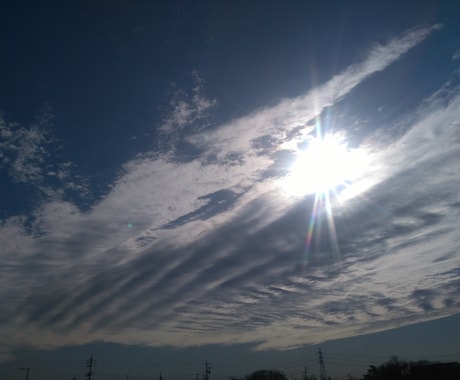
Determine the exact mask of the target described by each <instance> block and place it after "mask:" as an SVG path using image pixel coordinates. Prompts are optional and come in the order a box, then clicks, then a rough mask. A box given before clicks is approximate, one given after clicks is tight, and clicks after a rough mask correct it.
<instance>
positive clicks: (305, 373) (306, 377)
mask: <svg viewBox="0 0 460 380" xmlns="http://www.w3.org/2000/svg"><path fill="white" fill-rule="evenodd" d="M303 380H308V373H307V367H303Z"/></svg>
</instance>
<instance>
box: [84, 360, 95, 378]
mask: <svg viewBox="0 0 460 380" xmlns="http://www.w3.org/2000/svg"><path fill="white" fill-rule="evenodd" d="M95 365H96V360H94V359H93V355H91V357H90V358H89V359H88V360H87V361H86V368H88V373H87V374H86V378H87V379H88V380H93V367H94V366H95Z"/></svg>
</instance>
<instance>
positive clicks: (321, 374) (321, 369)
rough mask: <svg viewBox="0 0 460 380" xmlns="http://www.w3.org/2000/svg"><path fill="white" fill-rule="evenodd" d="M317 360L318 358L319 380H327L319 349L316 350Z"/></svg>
mask: <svg viewBox="0 0 460 380" xmlns="http://www.w3.org/2000/svg"><path fill="white" fill-rule="evenodd" d="M318 358H319V378H320V380H327V375H326V367H325V365H324V359H323V353H322V351H321V348H320V349H318Z"/></svg>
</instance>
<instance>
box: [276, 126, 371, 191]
mask: <svg viewBox="0 0 460 380" xmlns="http://www.w3.org/2000/svg"><path fill="white" fill-rule="evenodd" d="M366 162H367V160H366V155H365V153H364V151H363V150H360V149H349V148H347V145H346V142H345V141H344V139H343V137H342V138H341V137H340V136H338V135H334V134H329V135H326V136H325V137H323V138H314V139H312V140H310V142H309V144H308V146H307V148H306V149H305V150H298V151H297V157H296V160H295V162H294V163H293V164H292V166H291V167H290V170H289V174H288V175H287V176H285V177H284V178H283V180H282V188H283V189H284V191H285V192H286V194H287V195H289V196H304V195H308V194H315V193H316V194H318V193H325V192H329V191H334V190H337V189H338V188H339V187H340V188H347V187H349V185H350V184H351V183H352V182H353V180H354V179H356V178H358V177H359V176H360V175H362V174H363V172H364V170H365V166H366Z"/></svg>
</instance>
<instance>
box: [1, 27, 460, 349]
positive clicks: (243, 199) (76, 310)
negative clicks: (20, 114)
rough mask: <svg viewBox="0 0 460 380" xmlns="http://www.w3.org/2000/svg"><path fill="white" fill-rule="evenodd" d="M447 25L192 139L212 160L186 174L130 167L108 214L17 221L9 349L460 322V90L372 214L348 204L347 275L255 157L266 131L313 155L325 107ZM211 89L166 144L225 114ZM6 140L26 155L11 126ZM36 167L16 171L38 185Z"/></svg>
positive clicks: (406, 146) (406, 145)
mask: <svg viewBox="0 0 460 380" xmlns="http://www.w3.org/2000/svg"><path fill="white" fill-rule="evenodd" d="M436 28H437V26H433V27H429V28H422V29H417V30H414V31H411V32H409V33H407V34H405V35H404V36H402V37H400V38H397V39H395V40H393V41H391V42H390V43H389V44H388V45H386V46H379V47H375V48H374V49H373V50H372V51H371V52H370V53H369V54H368V56H367V58H366V59H365V60H364V61H363V62H361V63H359V64H357V65H354V66H351V67H350V68H348V69H346V70H345V71H344V72H343V73H341V74H339V75H337V76H335V77H334V78H332V79H331V80H330V81H329V82H327V83H325V84H323V85H322V86H320V87H319V88H318V89H316V90H314V91H312V92H311V93H309V94H307V95H305V96H301V97H299V98H295V99H287V100H284V101H283V102H281V103H280V104H278V105H277V106H274V107H272V108H267V109H264V110H259V111H256V112H254V113H252V114H251V115H248V116H247V117H244V118H241V119H238V120H234V121H232V122H229V123H227V124H225V125H223V126H221V127H219V128H216V129H214V130H213V131H206V132H200V133H195V134H188V135H187V136H188V139H189V141H190V142H192V143H193V144H196V145H197V146H199V147H200V149H201V150H202V151H203V152H204V153H203V156H201V157H199V158H197V159H195V160H189V161H188V162H185V163H184V162H180V163H177V162H174V155H172V154H170V153H171V152H170V151H168V152H167V154H165V155H164V156H158V155H155V154H152V155H149V154H145V155H142V156H139V157H138V158H136V159H135V160H132V161H129V162H127V163H126V164H125V165H124V166H123V168H122V172H121V173H120V175H119V177H118V179H117V180H116V181H115V182H114V183H113V186H112V189H111V191H110V192H109V193H108V194H107V195H106V196H105V197H104V198H103V199H102V200H101V201H100V202H98V203H97V204H95V205H94V206H93V207H92V208H91V209H90V210H87V211H85V212H83V211H82V210H80V209H78V207H77V206H76V205H74V204H72V203H70V202H65V201H62V200H60V199H54V200H52V201H49V202H47V203H44V204H42V205H41V206H40V207H39V208H38V209H37V210H35V213H34V215H33V219H32V220H31V219H30V218H26V217H15V218H10V219H8V220H6V221H4V222H3V224H2V226H1V228H0V245H1V246H2V247H3V248H2V252H1V255H2V262H4V263H5V264H4V266H3V269H2V276H0V284H1V285H2V286H1V287H0V301H1V303H2V304H4V305H7V308H6V314H5V316H4V317H3V318H2V317H0V321H1V322H2V323H1V325H0V326H1V327H0V333H1V335H2V336H3V337H4V339H5V342H7V343H8V344H10V345H15V344H18V345H19V344H25V345H32V346H35V347H50V346H59V345H64V344H80V343H86V342H89V341H95V340H102V341H112V342H120V343H131V344H134V343H139V344H150V345H166V344H169V345H174V346H187V345H196V344H205V343H227V344H228V343H242V342H251V343H254V344H258V348H273V347H275V348H284V347H289V346H298V345H300V344H304V343H316V342H320V341H324V340H327V339H333V338H339V337H345V336H350V335H354V334H360V333H363V332H364V331H365V332H372V331H377V330H379V329H386V328H391V327H394V326H396V325H399V324H403V323H413V322H416V321H421V320H425V319H432V318H436V317H440V316H443V315H447V314H449V313H454V312H458V311H460V304H458V301H455V295H456V294H457V292H458V290H459V289H458V288H459V285H458V281H457V280H456V277H455V276H453V275H452V274H450V272H449V271H451V270H452V268H456V267H458V265H459V263H460V262H459V258H458V254H456V253H452V252H458V241H457V240H456V238H455V230H456V224H458V222H457V221H458V210H459V209H460V207H458V205H459V204H460V199H459V198H458V195H457V191H456V189H458V187H459V185H460V184H459V183H458V182H459V181H458V179H457V176H455V175H454V174H455V171H456V170H457V168H458V167H459V164H460V162H458V161H459V158H458V157H460V154H459V153H460V152H459V148H458V147H459V136H458V119H457V116H456V115H457V113H456V110H458V108H459V106H460V95H459V92H458V91H457V92H455V93H451V95H452V96H451V98H450V101H449V102H448V103H447V104H446V103H445V102H439V101H438V98H439V97H440V96H442V94H441V93H439V94H437V95H436V96H434V97H432V98H430V99H428V100H427V101H426V102H425V103H424V105H423V107H422V108H421V109H420V110H419V111H418V114H417V115H418V116H417V122H415V123H414V124H412V125H411V126H410V128H408V130H407V132H406V134H405V135H404V136H403V137H402V138H399V139H398V140H396V141H393V142H392V144H391V145H390V146H379V147H378V150H377V151H376V152H374V154H375V157H376V158H378V159H379V160H380V161H381V166H380V168H379V170H381V172H380V173H370V174H369V175H370V176H371V175H376V179H375V181H374V187H373V189H372V192H368V193H367V194H366V196H367V200H362V199H358V198H355V199H354V200H350V201H348V202H346V203H344V204H342V205H337V208H335V211H334V212H335V221H336V225H337V233H338V237H339V241H340V243H341V248H342V260H341V261H340V262H337V261H334V260H331V255H330V252H329V251H330V249H329V248H328V246H327V244H326V243H325V242H324V241H325V240H327V239H325V238H323V239H321V237H320V236H316V237H315V239H316V242H317V244H318V247H319V248H318V252H316V253H315V255H316V256H315V255H313V254H312V255H311V257H309V262H310V264H309V265H307V264H306V258H305V257H303V255H304V251H305V246H304V244H305V243H304V241H305V238H306V233H307V228H308V226H307V224H308V218H309V211H311V202H310V200H305V201H304V202H300V203H298V204H296V203H294V202H293V201H292V200H291V201H287V200H282V199H281V198H280V197H278V195H277V191H276V189H274V186H273V184H274V180H273V179H269V178H268V179H267V178H264V177H263V175H262V173H263V172H264V171H265V170H267V168H269V167H270V165H272V164H273V158H272V157H271V156H270V155H268V154H256V153H254V149H252V146H253V144H254V142H255V141H256V140H257V139H259V138H260V137H261V136H265V135H272V136H274V137H275V143H274V146H273V148H272V149H273V150H276V149H280V146H281V145H282V144H283V143H285V142H286V141H288V142H289V141H292V140H294V141H296V138H297V137H296V136H295V134H294V137H292V135H291V132H292V131H293V128H295V127H297V126H299V125H301V126H302V127H303V129H304V130H305V131H308V130H309V127H307V126H306V123H307V122H308V121H309V120H310V119H312V118H313V117H315V116H316V115H317V114H318V113H319V112H320V111H321V110H322V109H323V108H324V107H327V106H330V105H331V104H333V103H334V102H335V101H337V99H340V98H341V97H343V96H345V95H346V94H347V93H348V92H349V91H351V90H352V89H353V88H354V87H355V86H356V85H357V84H358V83H360V82H361V81H363V80H364V79H366V78H367V77H368V76H369V75H371V74H372V73H375V72H376V71H380V70H383V69H384V68H385V67H387V66H388V65H389V64H391V63H392V62H394V61H395V60H396V59H398V58H399V57H400V56H401V55H402V54H403V53H405V52H406V51H408V50H409V49H410V48H411V47H413V46H415V45H416V44H417V43H419V42H420V41H421V40H423V38H425V37H426V36H427V35H428V34H429V33H430V32H431V31H432V30H434V29H436ZM197 93H198V90H197V91H196V92H195V93H194V95H193V97H192V100H191V102H189V103H187V102H185V101H184V102H182V101H179V102H176V103H174V107H173V111H172V114H171V117H170V118H167V119H166V122H165V127H164V130H163V132H164V133H167V134H168V133H169V134H171V135H174V136H176V137H174V138H179V137H180V136H179V135H178V134H177V131H178V130H181V129H183V128H184V127H185V126H186V125H188V124H189V123H190V122H192V123H193V122H194V121H196V120H197V119H198V118H199V117H201V115H202V113H203V112H205V111H206V110H208V109H209V107H210V106H211V105H212V102H209V101H207V100H206V99H205V98H204V97H202V96H201V95H199V94H198V95H197ZM0 133H2V136H4V138H5V139H7V140H6V141H10V142H9V143H8V144H12V142H11V141H13V140H11V138H12V137H11V136H13V134H14V133H13V131H12V130H11V129H9V128H3V129H0ZM39 136H40V133H38V132H37V131H36V132H34V133H29V134H28V137H27V138H28V140H27V141H32V140H33V138H35V140H33V141H36V144H37V145H39V142H40V141H42V140H40V138H39ZM8 139H10V140H8ZM37 139H38V140H37ZM15 141H16V140H15ZM169 142H171V141H169ZM5 146H7V145H5ZM12 146H16V145H14V144H13V145H12ZM10 149H13V148H10ZM24 151H25V152H28V153H27V154H29V157H32V156H33V155H34V154H38V153H37V152H42V151H41V150H40V149H38V150H34V149H30V150H27V149H25V150H24ZM42 153H43V152H42ZM235 153H237V154H236V156H238V159H235V157H236V156H232V155H234V154H235ZM20 162H23V163H24V162H27V160H22V161H21V160H20ZM37 162H39V161H37ZM25 166H26V165H25V164H23V165H20V164H17V165H16V166H14V165H12V168H16V169H18V168H20V169H21V170H22V171H21V172H22V173H25V172H26V169H25ZM16 169H15V170H16ZM38 169H39V170H43V169H42V167H41V166H40V165H39V166H38ZM28 170H29V172H30V173H34V171H33V170H31V169H30V168H29V169H28ZM60 170H62V171H63V172H65V168H64V167H62V168H61V169H60ZM63 172H62V173H63ZM18 173H19V172H18ZM46 173H53V175H54V176H59V174H58V173H60V172H59V171H58V169H53V170H51V169H47V171H46ZM42 174H43V173H42ZM30 175H32V174H30ZM30 175H29V177H28V178H29V179H30V178H31V177H30ZM49 175H51V174H49ZM62 175H63V176H65V174H62ZM221 192H224V193H221ZM222 194H224V195H222ZM350 221H353V223H350ZM322 246H324V248H323V249H322V250H321V249H320V248H321V247H322ZM315 260H316V261H315ZM456 281H457V282H456ZM427 289H430V290H431V291H432V294H434V295H436V299H433V300H432V299H430V296H429V293H428V292H427V291H426V290H427ZM417 297H418V298H419V299H417ZM422 298H423V302H422ZM449 300H450V306H449V307H447V306H446V305H447V304H448V302H449ZM424 307H425V309H423V308H424ZM430 307H431V309H430ZM12 316H14V318H12ZM408 318H410V320H409V319H408ZM326 325H327V326H328V328H327V331H325V328H324V326H326Z"/></svg>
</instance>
